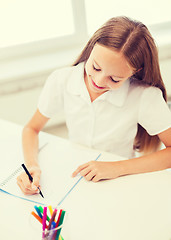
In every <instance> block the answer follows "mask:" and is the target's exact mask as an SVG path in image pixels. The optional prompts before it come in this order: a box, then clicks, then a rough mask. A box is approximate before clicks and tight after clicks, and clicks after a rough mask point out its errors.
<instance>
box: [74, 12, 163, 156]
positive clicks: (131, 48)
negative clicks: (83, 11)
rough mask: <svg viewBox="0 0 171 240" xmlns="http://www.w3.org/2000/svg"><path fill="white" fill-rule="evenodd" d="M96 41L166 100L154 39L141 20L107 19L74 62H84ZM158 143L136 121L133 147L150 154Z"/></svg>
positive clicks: (133, 77) (137, 81)
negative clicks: (119, 54)
mask: <svg viewBox="0 0 171 240" xmlns="http://www.w3.org/2000/svg"><path fill="white" fill-rule="evenodd" d="M96 43H99V44H101V45H103V46H105V47H109V48H111V49H113V50H115V51H119V52H122V53H123V55H124V56H125V58H126V59H127V61H128V63H129V65H130V66H131V67H133V69H136V70H137V71H135V74H134V75H133V76H132V77H131V81H132V82H133V81H134V82H136V83H137V84H143V85H148V86H155V87H158V88H160V89H161V90H162V93H163V97H164V99H165V101H166V100H167V96H166V89H165V86H164V83H163V80H162V77H161V73H160V67H159V59H158V50H157V47H156V44H155V42H154V39H153V38H152V36H151V34H150V32H149V30H148V29H147V27H146V26H145V25H144V24H143V23H141V22H139V21H135V20H132V19H130V18H127V17H115V18H111V19H109V20H108V21H107V22H106V23H105V24H104V25H103V26H102V27H101V28H99V29H98V30H97V31H96V32H95V33H94V35H93V36H92V37H91V38H90V40H89V41H88V43H87V44H86V46H85V48H84V49H83V51H82V52H81V54H80V56H79V57H78V58H77V60H76V61H75V63H74V64H73V65H74V66H75V65H77V64H79V63H81V62H86V61H87V59H88V58H89V56H90V54H91V51H92V49H93V47H94V45H95V44H96ZM159 146H160V140H159V138H158V136H157V135H155V136H150V135H149V134H148V133H147V131H146V130H145V129H144V128H143V127H142V126H140V125H139V124H138V131H137V135H136V138H135V142H134V149H136V150H138V151H140V152H144V153H149V152H153V151H156V150H157V149H158V148H159Z"/></svg>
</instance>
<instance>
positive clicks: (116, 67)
mask: <svg viewBox="0 0 171 240" xmlns="http://www.w3.org/2000/svg"><path fill="white" fill-rule="evenodd" d="M90 59H91V60H92V61H94V62H95V63H97V64H98V66H99V67H100V68H101V69H102V70H103V71H104V72H106V74H109V75H111V76H122V78H127V77H129V76H131V75H132V74H133V68H132V67H130V66H129V64H128V62H127V60H126V59H125V57H124V56H123V54H122V53H121V52H118V51H115V50H113V49H111V48H108V47H105V46H103V45H100V44H95V46H94V48H93V50H92V52H91V54H90Z"/></svg>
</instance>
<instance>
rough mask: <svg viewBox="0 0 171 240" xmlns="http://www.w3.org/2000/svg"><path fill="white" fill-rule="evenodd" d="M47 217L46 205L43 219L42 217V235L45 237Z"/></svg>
mask: <svg viewBox="0 0 171 240" xmlns="http://www.w3.org/2000/svg"><path fill="white" fill-rule="evenodd" d="M46 218H47V207H44V209H43V219H42V224H43V225H42V229H43V235H42V237H43V238H44V237H45V228H46Z"/></svg>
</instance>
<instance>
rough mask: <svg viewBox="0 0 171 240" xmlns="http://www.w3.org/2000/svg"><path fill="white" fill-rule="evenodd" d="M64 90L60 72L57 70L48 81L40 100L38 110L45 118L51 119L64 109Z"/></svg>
mask: <svg viewBox="0 0 171 240" xmlns="http://www.w3.org/2000/svg"><path fill="white" fill-rule="evenodd" d="M62 89H63V86H62V77H61V74H59V70H56V71H55V72H53V73H52V74H51V75H50V76H49V77H48V79H47V80H46V82H45V85H44V87H43V90H42V92H41V94H40V97H39V100H38V109H39V111H40V113H41V114H43V115H44V116H45V117H48V118H51V117H53V116H54V115H55V114H57V113H58V112H59V111H60V110H61V109H62V107H63V90H62Z"/></svg>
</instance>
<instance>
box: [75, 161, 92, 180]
mask: <svg viewBox="0 0 171 240" xmlns="http://www.w3.org/2000/svg"><path fill="white" fill-rule="evenodd" d="M88 166H89V164H88V163H85V164H82V165H80V166H79V167H78V168H77V169H76V170H75V171H74V172H73V173H72V177H75V176H77V174H78V173H79V172H81V171H82V170H83V169H84V168H86V167H88Z"/></svg>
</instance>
